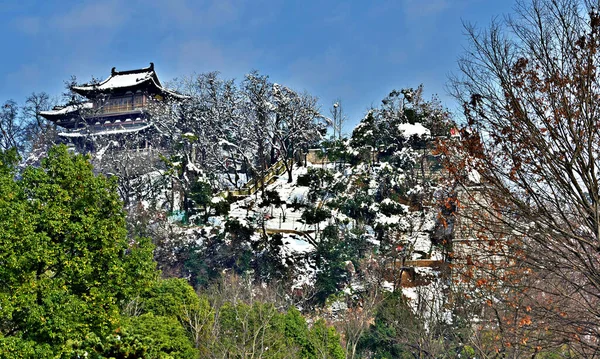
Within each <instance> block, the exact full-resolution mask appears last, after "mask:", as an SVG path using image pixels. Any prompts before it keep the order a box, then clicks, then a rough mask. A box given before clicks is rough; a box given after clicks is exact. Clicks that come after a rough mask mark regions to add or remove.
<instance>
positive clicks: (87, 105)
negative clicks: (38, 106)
mask: <svg viewBox="0 0 600 359" xmlns="http://www.w3.org/2000/svg"><path fill="white" fill-rule="evenodd" d="M93 107H94V104H93V103H91V102H84V103H82V104H79V105H69V106H65V107H63V108H61V109H58V110H49V111H40V115H42V116H45V115H50V116H55V115H66V114H68V113H71V112H75V111H77V110H81V109H90V108H93Z"/></svg>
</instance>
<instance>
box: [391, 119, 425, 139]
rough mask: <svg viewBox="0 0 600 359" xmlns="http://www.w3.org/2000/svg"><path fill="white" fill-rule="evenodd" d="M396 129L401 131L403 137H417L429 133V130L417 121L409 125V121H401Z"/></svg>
mask: <svg viewBox="0 0 600 359" xmlns="http://www.w3.org/2000/svg"><path fill="white" fill-rule="evenodd" d="M398 130H400V132H402V134H403V135H404V137H405V138H409V137H411V136H415V135H416V136H418V137H429V136H430V135H431V131H429V129H428V128H425V127H424V126H423V125H422V124H420V123H418V122H417V123H415V124H414V125H411V124H410V123H402V124H400V125H398Z"/></svg>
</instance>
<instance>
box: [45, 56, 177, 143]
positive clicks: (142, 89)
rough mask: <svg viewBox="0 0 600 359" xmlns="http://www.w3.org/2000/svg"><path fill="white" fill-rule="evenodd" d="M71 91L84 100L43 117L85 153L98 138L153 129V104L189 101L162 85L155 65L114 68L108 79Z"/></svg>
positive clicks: (62, 136)
mask: <svg viewBox="0 0 600 359" xmlns="http://www.w3.org/2000/svg"><path fill="white" fill-rule="evenodd" d="M71 91H73V92H74V93H75V94H78V95H80V96H82V98H83V99H84V100H83V101H73V102H72V103H70V104H67V105H65V106H56V107H54V108H53V109H52V110H50V111H43V112H41V113H40V115H42V116H43V117H45V118H46V119H48V120H49V121H51V122H53V123H55V124H56V125H57V126H58V127H60V129H59V133H58V135H59V136H60V137H61V138H63V139H64V140H66V141H65V142H71V143H72V144H74V145H75V147H76V148H77V149H78V150H81V151H84V152H89V151H92V152H93V151H94V150H95V148H94V147H95V146H94V143H93V142H94V141H90V140H92V139H94V138H96V137H98V136H103V137H109V138H111V140H118V139H121V140H123V138H125V137H127V136H126V135H127V134H134V133H140V132H142V131H146V130H147V129H149V128H151V127H152V123H151V121H150V115H149V109H148V108H149V105H150V104H152V103H157V102H160V101H163V100H165V99H185V98H186V96H183V95H181V94H178V93H177V92H174V91H171V90H168V89H166V88H165V87H163V86H162V84H161V82H160V80H159V79H158V76H157V75H156V72H155V71H154V64H153V63H150V66H149V67H146V68H142V69H136V70H127V71H117V70H116V68H114V67H113V68H112V70H111V74H110V76H109V77H108V78H107V79H106V80H104V81H100V82H92V83H88V84H83V85H78V86H72V87H71Z"/></svg>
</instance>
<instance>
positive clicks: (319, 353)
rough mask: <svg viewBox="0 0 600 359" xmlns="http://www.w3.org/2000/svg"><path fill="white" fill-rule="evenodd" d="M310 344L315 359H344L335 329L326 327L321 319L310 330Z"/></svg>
mask: <svg viewBox="0 0 600 359" xmlns="http://www.w3.org/2000/svg"><path fill="white" fill-rule="evenodd" d="M310 343H311V344H312V346H313V348H314V352H315V353H316V358H331V359H344V358H345V353H344V349H343V348H342V346H341V345H340V336H339V334H338V333H337V332H336V331H335V328H333V327H329V326H327V324H326V323H325V320H323V319H319V320H317V321H316V322H315V324H313V326H312V328H311V329H310Z"/></svg>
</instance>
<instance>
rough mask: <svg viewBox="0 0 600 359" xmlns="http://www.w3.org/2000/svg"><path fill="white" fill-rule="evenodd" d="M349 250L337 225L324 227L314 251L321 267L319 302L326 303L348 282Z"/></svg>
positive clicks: (317, 298)
mask: <svg viewBox="0 0 600 359" xmlns="http://www.w3.org/2000/svg"><path fill="white" fill-rule="evenodd" d="M348 250H349V247H347V246H346V244H345V243H342V241H341V240H340V236H339V229H338V228H337V226H336V225H330V226H327V227H325V229H323V232H322V235H321V240H320V241H319V243H318V246H317V248H316V251H315V253H314V259H315V264H316V266H317V268H319V271H318V272H317V278H316V281H315V289H316V294H315V299H316V300H317V302H318V303H319V304H323V303H325V300H326V299H327V298H328V297H329V296H330V295H332V294H335V293H336V292H337V291H338V290H340V288H341V287H343V285H344V284H345V283H346V281H347V279H348V273H347V271H346V261H348V260H349V258H351V257H350V256H349V254H350V253H349V251H348ZM355 258H356V257H355Z"/></svg>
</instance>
